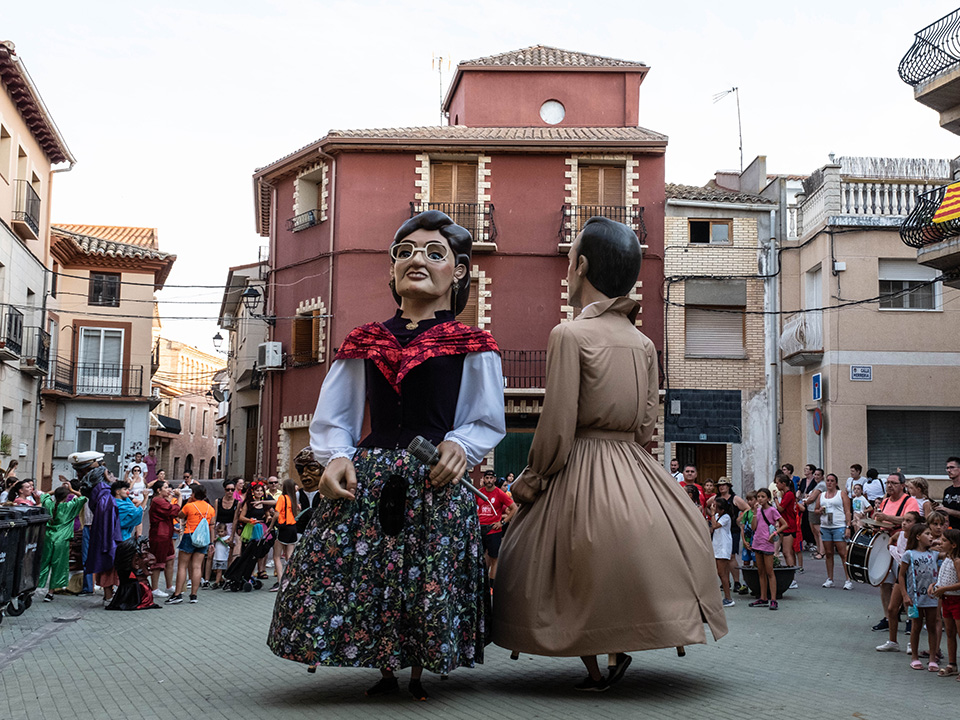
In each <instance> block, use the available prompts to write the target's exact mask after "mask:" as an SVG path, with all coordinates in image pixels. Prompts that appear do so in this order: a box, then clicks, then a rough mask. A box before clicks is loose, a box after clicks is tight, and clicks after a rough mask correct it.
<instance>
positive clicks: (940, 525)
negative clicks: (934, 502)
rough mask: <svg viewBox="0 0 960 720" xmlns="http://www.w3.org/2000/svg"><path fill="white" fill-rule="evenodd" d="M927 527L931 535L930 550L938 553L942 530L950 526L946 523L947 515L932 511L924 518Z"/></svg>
mask: <svg viewBox="0 0 960 720" xmlns="http://www.w3.org/2000/svg"><path fill="white" fill-rule="evenodd" d="M925 520H926V522H927V527H929V528H930V534H931V535H933V543H932V544H931V545H930V549H931V550H936V551H937V552H940V540H941V539H942V538H943V529H944V528H946V527H949V526H950V523H949V522H947V515H946V513H943V512H941V511H939V510H934V511H933V512H932V513H930V514H929V515H928V516H927V517H926V518H925Z"/></svg>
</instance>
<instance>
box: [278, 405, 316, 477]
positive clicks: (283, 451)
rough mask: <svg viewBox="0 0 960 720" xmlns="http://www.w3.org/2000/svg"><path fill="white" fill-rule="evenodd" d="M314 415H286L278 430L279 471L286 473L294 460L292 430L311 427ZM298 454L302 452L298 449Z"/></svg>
mask: <svg viewBox="0 0 960 720" xmlns="http://www.w3.org/2000/svg"><path fill="white" fill-rule="evenodd" d="M312 419H313V416H312V415H306V414H304V415H284V416H283V419H282V420H281V422H280V429H279V430H277V471H278V472H284V471H285V468H286V467H287V466H288V465H289V464H290V461H291V460H292V459H293V448H292V447H291V442H292V436H291V433H290V431H291V430H299V429H301V428H308V427H310V421H311V420H312ZM297 452H300V450H299V449H298V450H297Z"/></svg>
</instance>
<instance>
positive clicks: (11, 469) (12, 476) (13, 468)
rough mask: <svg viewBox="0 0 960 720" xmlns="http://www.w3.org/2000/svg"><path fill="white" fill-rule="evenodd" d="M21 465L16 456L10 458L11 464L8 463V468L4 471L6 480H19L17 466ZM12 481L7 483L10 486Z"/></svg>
mask: <svg viewBox="0 0 960 720" xmlns="http://www.w3.org/2000/svg"><path fill="white" fill-rule="evenodd" d="M18 465H20V461H19V460H17V459H16V458H11V459H10V464H9V465H7V469H6V470H5V471H4V472H3V479H4V480H17V479H18V478H17V466H18ZM10 484H11V483H7V486H8V487H9V486H10Z"/></svg>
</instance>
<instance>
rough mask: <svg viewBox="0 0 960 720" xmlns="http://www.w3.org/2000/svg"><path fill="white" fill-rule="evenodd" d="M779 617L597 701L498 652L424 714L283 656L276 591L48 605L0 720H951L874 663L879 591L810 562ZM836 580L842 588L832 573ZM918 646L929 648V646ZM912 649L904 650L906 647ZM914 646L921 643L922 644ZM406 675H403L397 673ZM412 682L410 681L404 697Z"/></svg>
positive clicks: (444, 689) (934, 686)
mask: <svg viewBox="0 0 960 720" xmlns="http://www.w3.org/2000/svg"><path fill="white" fill-rule="evenodd" d="M807 565H808V568H809V569H808V571H807V572H806V573H805V574H804V575H800V576H798V580H799V583H800V589H799V590H791V591H789V592H788V593H787V595H786V597H785V598H784V600H783V601H782V602H781V604H780V610H779V611H778V612H771V611H769V610H766V609H754V608H749V607H747V601H748V600H749V599H750V598H749V597H737V604H736V607H733V608H729V609H728V610H727V611H726V612H727V618H728V621H729V625H730V633H729V635H727V636H726V637H725V638H723V639H722V640H720V642H717V643H714V642H712V641H710V644H709V645H698V646H692V647H689V648H687V656H686V657H684V658H679V657H677V656H676V653H675V651H673V650H662V651H653V652H644V653H636V654H635V655H634V662H633V665H632V666H631V668H630V669H629V670H628V671H627V674H626V676H625V677H624V679H623V681H622V682H621V683H620V684H619V685H617V686H616V687H614V688H613V689H611V690H610V691H609V692H607V693H604V694H602V695H594V694H590V693H578V692H575V691H574V690H572V686H573V685H574V684H575V683H576V682H579V681H580V679H581V678H582V677H583V676H584V674H585V673H584V671H583V670H582V666H581V664H580V662H579V660H577V659H575V658H539V657H532V656H521V658H520V660H519V661H516V662H514V661H511V660H510V659H509V654H508V653H507V652H506V651H504V650H501V649H500V648H496V647H493V646H491V647H490V648H488V652H487V662H486V663H485V664H484V665H483V666H481V667H478V668H476V669H474V670H458V671H456V672H455V673H453V675H451V677H450V678H449V680H446V681H441V680H440V679H439V678H437V677H435V676H425V678H424V683H425V685H426V687H427V689H428V690H429V691H430V693H431V695H432V696H431V698H430V700H429V701H427V702H425V703H415V702H413V701H412V700H411V699H410V698H409V696H407V695H406V693H405V692H404V693H402V694H401V695H399V696H395V697H391V698H388V699H376V700H373V699H368V698H365V697H364V695H363V691H364V690H365V689H366V688H367V687H369V686H370V685H372V684H373V683H374V682H375V681H376V679H377V677H378V675H377V673H376V672H375V671H371V670H356V669H340V668H320V669H319V670H318V671H317V673H316V674H314V675H311V674H308V673H307V672H305V670H304V668H303V666H300V665H297V664H294V663H291V662H289V661H285V660H280V659H279V658H276V657H274V656H273V655H272V654H271V653H270V652H269V650H268V649H267V647H266V645H265V635H266V630H267V626H268V623H269V619H270V612H271V608H272V604H273V600H274V597H275V595H273V594H272V593H268V592H267V591H266V590H265V589H264V590H261V591H258V592H254V593H249V594H233V593H223V592H220V591H203V592H201V594H200V602H199V603H198V604H197V605H190V604H186V603H185V604H183V605H178V606H173V607H165V608H163V609H162V610H153V611H141V612H128V613H117V612H105V611H104V610H103V609H102V598H100V597H98V596H95V597H93V598H91V597H85V598H73V597H67V596H58V597H57V599H56V600H55V601H54V602H53V603H50V604H45V603H41V602H40V601H39V598H37V600H36V601H35V602H34V604H33V607H32V608H30V609H29V610H28V611H27V612H26V613H25V614H24V615H22V616H21V617H6V618H4V619H3V622H2V624H0V689H2V692H0V718H2V719H3V720H6V719H10V720H21V719H29V720H35V719H36V720H39V719H41V718H42V719H43V720H53V719H56V718H64V719H67V718H70V719H71V720H72V719H73V718H77V717H79V718H97V719H98V720H100V719H103V718H124V719H129V720H135V719H138V718H143V719H144V720H147V719H149V720H171V719H172V718H185V717H196V718H210V719H211V720H220V719H224V720H227V719H229V720H236V719H237V718H257V719H261V718H263V719H266V718H284V719H291V720H293V719H298V718H303V719H304V720H306V719H308V718H309V719H310V720H316V718H318V717H322V718H325V719H327V718H353V717H366V716H370V715H371V714H373V713H376V714H378V715H380V716H382V717H384V718H395V717H397V718H400V717H418V718H430V717H436V718H440V717H443V718H454V719H456V718H464V719H466V718H469V719H470V720H476V719H477V718H483V717H518V716H519V717H524V718H547V717H549V718H555V717H568V716H569V717H584V716H586V717H591V718H593V717H597V718H606V717H609V718H622V717H624V716H625V715H628V714H630V715H641V714H642V715H643V716H646V717H652V718H674V717H676V718H681V717H696V716H705V717H709V718H711V720H720V719H722V718H737V719H738V720H740V719H741V718H743V717H749V716H756V715H759V714H761V713H762V716H763V717H767V718H776V717H793V716H797V715H799V716H801V717H802V716H806V715H814V714H815V715H816V716H818V717H819V718H841V717H855V718H858V719H859V720H872V719H873V718H888V717H890V715H891V712H894V713H896V712H898V711H901V710H903V711H906V710H908V709H909V710H911V715H914V716H919V717H922V716H924V715H927V714H928V713H933V714H934V715H933V716H937V717H956V716H957V708H958V707H960V683H958V682H954V680H955V678H938V677H937V676H936V674H934V673H929V672H926V671H923V672H917V671H914V670H911V669H910V668H909V657H908V656H907V655H906V654H904V653H902V652H901V653H899V654H889V653H878V652H876V651H875V650H874V647H875V646H876V645H877V644H879V643H880V642H882V641H883V640H884V639H885V637H883V636H885V633H876V632H871V631H870V626H871V625H873V624H874V623H876V622H877V619H878V618H879V615H880V601H879V591H878V590H876V589H874V588H870V587H868V586H863V585H857V586H856V587H855V588H854V590H853V591H843V590H841V589H840V587H839V585H838V587H836V588H833V589H823V588H821V587H820V584H821V583H822V582H823V580H824V578H825V572H824V570H823V563H822V562H815V561H813V560H811V559H809V558H808V560H807ZM839 570H840V569H839V567H838V576H840V577H842V575H840V573H839ZM922 642H924V643H925V639H924V640H923V641H922ZM901 646H902V647H906V638H903V637H901ZM921 647H925V645H922V646H921ZM404 675H405V673H404ZM404 683H405V677H403V676H402V677H401V686H403V684H404Z"/></svg>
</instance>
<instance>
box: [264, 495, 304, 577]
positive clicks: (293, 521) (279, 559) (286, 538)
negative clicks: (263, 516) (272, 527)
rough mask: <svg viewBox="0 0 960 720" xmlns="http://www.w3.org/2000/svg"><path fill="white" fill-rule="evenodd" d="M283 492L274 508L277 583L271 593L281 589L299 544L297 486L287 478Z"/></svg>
mask: <svg viewBox="0 0 960 720" xmlns="http://www.w3.org/2000/svg"><path fill="white" fill-rule="evenodd" d="M282 491H283V492H282V494H281V495H280V497H279V498H277V504H276V506H275V507H274V518H275V520H276V529H277V530H276V538H277V539H276V540H275V541H274V543H273V563H274V567H275V568H276V572H277V581H276V582H275V583H274V584H273V587H272V588H270V591H271V592H276V591H277V590H279V589H280V582H281V581H282V580H283V567H284V565H285V564H286V563H287V562H289V561H290V556H291V555H293V548H294V545H296V544H297V515H298V514H299V513H300V505H299V503H298V502H297V484H296V483H295V482H294V481H293V480H291V479H290V478H287V479H286V480H284V481H283V486H282Z"/></svg>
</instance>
